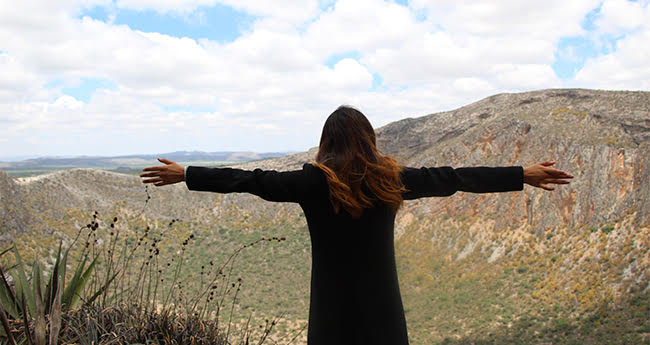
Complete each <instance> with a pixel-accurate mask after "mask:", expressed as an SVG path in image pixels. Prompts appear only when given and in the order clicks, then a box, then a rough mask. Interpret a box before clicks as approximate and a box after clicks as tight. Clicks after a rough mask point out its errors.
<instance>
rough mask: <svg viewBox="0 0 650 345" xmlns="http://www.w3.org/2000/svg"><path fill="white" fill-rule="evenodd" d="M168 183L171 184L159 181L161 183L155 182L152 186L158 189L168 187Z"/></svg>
mask: <svg viewBox="0 0 650 345" xmlns="http://www.w3.org/2000/svg"><path fill="white" fill-rule="evenodd" d="M170 183H171V182H165V181H161V182H156V183H154V184H153V185H154V186H156V187H160V186H164V185H168V184H170Z"/></svg>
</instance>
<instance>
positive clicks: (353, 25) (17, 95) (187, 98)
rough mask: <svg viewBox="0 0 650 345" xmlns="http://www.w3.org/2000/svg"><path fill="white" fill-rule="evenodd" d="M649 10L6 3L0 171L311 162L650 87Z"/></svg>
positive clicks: (549, 5) (329, 1) (616, 4)
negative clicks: (118, 158)
mask: <svg viewBox="0 0 650 345" xmlns="http://www.w3.org/2000/svg"><path fill="white" fill-rule="evenodd" d="M648 2H649V1H648V0H641V1H628V0H605V1H599V0H571V1H566V0H545V1H539V0H535V1H522V0H508V1H494V0H487V1H441V0H430V1H426V0H409V1H406V0H402V1H382V0H338V1H333V0H274V1H265V0H77V1H75V0H57V1H52V0H21V1H15V0H0V159H9V158H10V157H19V156H41V155H58V156H65V155H118V154H133V153H160V152H169V151H176V150H200V151H227V150H250V151H258V152H268V151H300V150H305V149H307V148H309V147H312V146H315V145H317V142H318V136H319V134H320V129H321V126H322V123H323V121H324V119H325V118H326V117H327V115H329V113H331V112H332V111H333V110H334V109H335V108H336V107H337V106H338V105H340V104H351V105H354V106H356V107H358V108H359V109H361V110H362V111H363V112H364V113H366V115H368V117H369V118H370V120H371V122H372V123H373V124H374V125H375V126H376V127H379V126H381V125H384V124H386V123H389V122H391V121H394V120H397V119H400V118H404V117H414V116H421V115H425V114H429V113H432V112H437V111H443V110H450V109H453V108H456V107H458V106H462V105H465V104H468V103H471V102H473V101H477V100H479V99H481V98H483V97H486V96H490V95H492V94H495V93H500V92H518V91H529V90H536V89H544V88H557V87H581V88H598V89H614V90H623V89H625V90H650V63H649V62H648V61H650V43H649V42H650V7H649V6H648Z"/></svg>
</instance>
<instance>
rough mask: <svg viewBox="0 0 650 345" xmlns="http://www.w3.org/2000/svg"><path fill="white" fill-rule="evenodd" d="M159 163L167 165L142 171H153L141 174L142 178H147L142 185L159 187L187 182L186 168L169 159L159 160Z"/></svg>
mask: <svg viewBox="0 0 650 345" xmlns="http://www.w3.org/2000/svg"><path fill="white" fill-rule="evenodd" d="M158 161H159V162H161V163H165V165H160V166H155V167H147V168H144V169H142V171H151V172H149V173H142V174H140V177H142V178H145V177H146V179H143V180H142V183H153V185H154V186H158V187H159V186H164V185H168V184H174V183H178V182H183V181H185V168H183V167H182V166H180V165H178V164H176V163H175V162H172V161H170V160H169V159H164V158H158Z"/></svg>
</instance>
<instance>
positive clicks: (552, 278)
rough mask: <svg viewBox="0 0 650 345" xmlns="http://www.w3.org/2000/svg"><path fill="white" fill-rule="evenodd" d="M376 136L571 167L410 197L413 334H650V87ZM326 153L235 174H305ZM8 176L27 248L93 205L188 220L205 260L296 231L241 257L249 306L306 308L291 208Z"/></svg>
mask: <svg viewBox="0 0 650 345" xmlns="http://www.w3.org/2000/svg"><path fill="white" fill-rule="evenodd" d="M368 115H370V117H371V115H372V114H368ZM377 134H378V144H379V146H380V148H381V149H382V150H383V151H384V152H385V153H387V154H390V155H394V156H396V157H397V158H398V160H400V161H401V162H402V163H403V164H404V165H409V166H446V165H449V166H454V167H460V166H479V165H485V166H499V165H528V164H532V163H534V162H539V161H542V160H554V161H557V167H558V168H560V169H562V170H566V171H568V172H570V173H572V174H573V175H574V176H575V178H574V180H573V181H572V183H571V184H570V185H568V186H559V187H558V188H557V190H556V191H554V192H548V191H543V190H539V189H532V188H530V187H526V188H525V189H524V191H523V192H514V193H502V194H470V193H457V194H455V195H453V196H451V197H447V198H429V199H420V200H416V201H409V202H406V203H405V205H404V207H403V208H402V209H401V210H400V212H399V213H398V217H397V220H396V250H397V256H398V265H399V272H400V281H401V284H402V293H403V298H404V303H405V307H406V310H407V320H408V323H409V331H410V337H411V339H412V342H414V343H435V342H441V341H442V342H444V343H456V342H457V343H458V344H461V343H471V342H473V341H479V342H480V341H485V342H486V343H495V341H496V343H509V342H511V341H512V342H513V343H516V342H517V341H520V340H521V339H524V342H533V341H536V342H540V341H547V342H560V343H562V342H563V341H562V339H564V340H567V339H569V340H571V341H577V342H579V343H593V341H595V340H594V339H598V338H599V337H602V336H603V334H610V335H607V336H608V337H611V338H612V339H614V340H613V341H615V342H614V343H616V341H628V340H629V341H633V340H638V339H642V338H643V337H648V339H650V322H649V321H648V319H650V318H648V317H647V316H648V313H650V311H649V310H648V307H647V305H648V295H649V294H650V250H649V248H650V227H649V226H650V184H649V183H648V181H650V92H625V91H594V90H577V89H572V90H543V91H535V92H527V93H518V94H500V95H495V96H492V97H489V98H486V99H483V100H481V101H478V102H476V103H473V104H470V105H468V106H465V107H462V108H459V109H456V110H453V111H449V112H443V113H437V114H431V115H427V116H423V117H418V118H409V119H404V120H401V121H397V122H394V123H391V124H389V125H386V126H384V127H382V128H379V129H377ZM315 152H316V150H315V149H312V150H310V151H308V152H305V153H300V154H296V155H291V156H286V157H280V158H275V159H270V160H265V161H256V162H250V163H245V164H241V165H239V167H241V168H256V167H260V168H266V169H276V170H289V169H298V168H300V167H301V166H302V164H303V163H305V162H308V161H309V160H310V159H312V158H313V157H314V156H315ZM0 185H2V190H0V201H1V202H2V208H0V212H4V213H3V215H6V214H11V215H12V217H13V218H12V217H8V218H5V217H4V216H3V217H2V219H3V223H0V226H2V230H0V232H2V233H4V236H5V237H4V238H5V239H7V240H8V239H13V240H14V241H15V242H16V243H18V244H20V243H22V245H23V246H34V245H35V244H34V241H27V240H25V239H24V238H25V237H24V235H22V234H25V233H29V234H34V233H40V234H43V233H45V235H41V236H51V237H55V236H57V234H59V235H60V234H61V233H68V236H71V232H74V231H75V230H74V229H73V227H72V225H73V224H79V223H82V222H83V221H84V220H83V219H84V218H83V217H84V216H85V215H87V214H88V213H87V212H90V210H100V211H101V212H102V214H119V215H124V216H136V215H139V212H141V211H142V210H144V213H143V214H142V215H141V216H140V218H141V219H143V220H144V221H146V222H148V223H150V224H163V223H164V222H168V221H169V220H170V219H180V220H182V221H183V222H185V223H184V224H186V228H184V230H183V231H194V232H195V233H200V234H201V235H200V236H199V237H200V238H202V239H203V241H204V245H202V246H200V248H199V252H200V253H201V255H204V256H208V257H211V256H214V257H216V256H218V255H220V254H218V252H224V251H226V250H225V249H228V248H235V247H236V245H235V244H233V243H236V241H240V242H239V243H242V241H245V240H250V239H253V238H254V236H256V235H260V234H261V235H268V234H273V236H275V235H277V234H282V236H287V242H286V243H285V244H284V246H285V247H284V249H282V250H275V249H272V248H271V249H270V250H271V252H267V253H264V252H255V253H256V254H254V255H251V256H250V257H249V258H248V260H249V262H250V264H243V266H244V267H243V268H244V273H243V274H244V275H246V274H250V275H252V276H253V277H258V278H251V279H249V286H248V289H249V291H257V292H250V293H249V297H250V300H249V303H251V304H252V305H257V306H260V307H261V309H263V310H264V308H267V309H266V310H267V311H269V310H273V309H278V308H280V309H283V310H286V311H288V314H287V318H288V319H292V320H294V321H295V320H301V319H302V320H304V318H305V317H306V306H307V296H308V279H309V278H308V277H309V245H308V237H307V234H306V225H305V222H304V217H302V216H301V212H300V210H299V209H298V207H297V206H295V205H291V204H272V203H268V202H264V201H263V200H261V199H259V198H256V197H253V196H249V195H215V194H209V193H194V192H188V191H187V189H186V188H185V187H184V186H179V185H176V186H168V187H164V188H153V189H150V190H148V191H145V190H144V188H143V187H142V185H141V184H140V181H139V180H138V178H137V177H134V176H128V175H121V174H114V173H108V172H99V171H94V170H86V169H77V170H71V171H66V172H58V173H53V174H48V175H43V176H38V177H30V178H22V179H16V180H12V179H10V178H8V177H7V176H6V175H2V174H0ZM147 195H149V198H150V199H149V200H148V201H147V205H146V207H143V204H144V201H145V200H147ZM5 219H8V220H7V221H5ZM38 222H40V223H38ZM161 226H162V225H161ZM21 236H22V237H21ZM21 241H22V242H21ZM215 248H219V249H218V250H216V249H215ZM201 255H198V256H197V260H199V259H200V257H201ZM246 269H249V271H248V272H249V273H246V271H245V270H246ZM251 272H252V273H251ZM188 274H189V273H188ZM256 274H257V275H256ZM269 286H273V287H275V288H273V289H269ZM268 296H275V297H274V298H275V302H273V300H271V302H269V297H268ZM644 308H645V309H644ZM608 332H609V333H608ZM495 337H496V338H495ZM558 337H560V338H558ZM495 339H496V340H495ZM558 339H560V340H558ZM616 339H618V340H616ZM567 341H568V340H567ZM619 343H620V342H619ZM623 343H624V342H623Z"/></svg>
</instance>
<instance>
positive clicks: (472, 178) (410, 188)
mask: <svg viewBox="0 0 650 345" xmlns="http://www.w3.org/2000/svg"><path fill="white" fill-rule="evenodd" d="M400 176H401V178H402V183H404V187H406V190H407V191H406V192H405V193H404V194H403V197H404V199H405V200H411V199H417V198H422V197H430V196H448V195H452V194H454V193H456V192H457V191H463V192H472V193H492V192H510V191H517V190H522V189H523V188H524V169H523V168H522V167H520V166H513V167H495V168H492V167H473V168H457V169H454V168H451V167H439V168H419V169H417V168H409V167H405V168H404V169H403V170H402V172H401V174H400Z"/></svg>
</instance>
